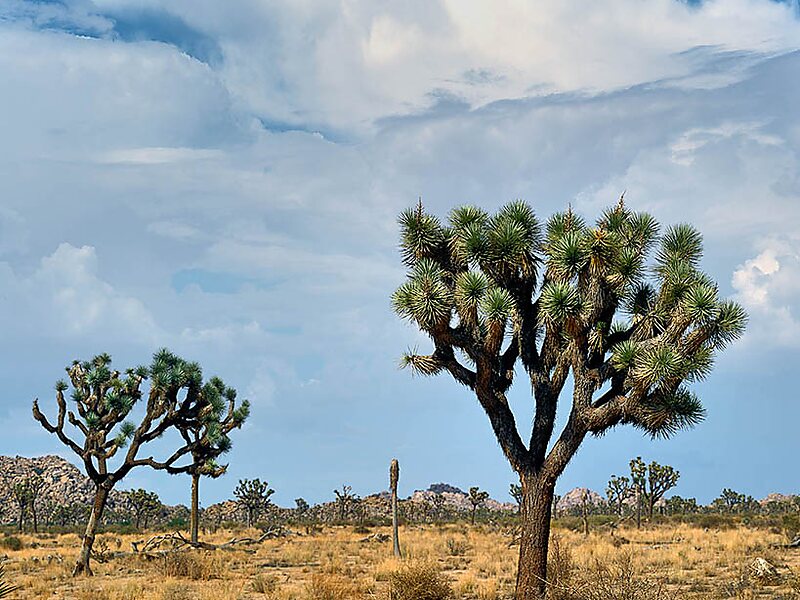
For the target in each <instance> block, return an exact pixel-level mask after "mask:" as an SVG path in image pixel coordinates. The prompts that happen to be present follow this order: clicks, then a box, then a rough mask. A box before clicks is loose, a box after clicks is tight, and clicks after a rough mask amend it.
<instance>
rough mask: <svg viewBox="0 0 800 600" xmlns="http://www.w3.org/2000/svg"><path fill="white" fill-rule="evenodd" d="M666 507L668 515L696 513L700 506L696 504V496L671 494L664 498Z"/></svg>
mask: <svg viewBox="0 0 800 600" xmlns="http://www.w3.org/2000/svg"><path fill="white" fill-rule="evenodd" d="M666 509H667V514H668V515H687V514H693V513H696V512H697V511H698V510H699V509H700V507H699V506H698V505H697V498H682V497H681V496H671V497H669V498H667V500H666Z"/></svg>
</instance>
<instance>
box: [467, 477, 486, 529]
mask: <svg viewBox="0 0 800 600" xmlns="http://www.w3.org/2000/svg"><path fill="white" fill-rule="evenodd" d="M467 499H468V500H469V503H470V504H471V505H472V512H471V514H470V522H471V523H472V524H473V525H475V513H476V512H477V510H478V509H479V508H481V507H483V506H485V505H486V501H487V500H488V499H489V492H484V491H482V490H481V489H480V488H479V487H478V486H473V487H471V488H469V496H468V497H467Z"/></svg>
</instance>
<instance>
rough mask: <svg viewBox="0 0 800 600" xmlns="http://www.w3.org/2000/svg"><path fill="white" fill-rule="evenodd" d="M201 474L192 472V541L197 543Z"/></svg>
mask: <svg viewBox="0 0 800 600" xmlns="http://www.w3.org/2000/svg"><path fill="white" fill-rule="evenodd" d="M199 506H200V474H199V473H192V516H191V529H192V542H193V543H195V544H196V543H197V537H198V536H197V533H198V530H199V524H200V523H199V522H200V512H199Z"/></svg>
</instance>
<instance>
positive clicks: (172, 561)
mask: <svg viewBox="0 0 800 600" xmlns="http://www.w3.org/2000/svg"><path fill="white" fill-rule="evenodd" d="M222 571H223V569H222V564H221V562H220V559H219V558H218V557H217V556H216V555H212V554H209V553H207V552H170V553H167V554H164V559H163V561H162V562H161V572H162V574H163V575H164V576H165V577H185V578H186V579H193V580H201V581H208V580H210V579H220V578H222V576H223V572H222Z"/></svg>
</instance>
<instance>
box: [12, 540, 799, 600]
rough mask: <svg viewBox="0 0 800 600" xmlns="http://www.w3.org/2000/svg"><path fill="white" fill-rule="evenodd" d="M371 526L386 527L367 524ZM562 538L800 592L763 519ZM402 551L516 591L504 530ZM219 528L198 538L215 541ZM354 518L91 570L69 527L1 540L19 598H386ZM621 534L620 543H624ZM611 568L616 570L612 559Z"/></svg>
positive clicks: (713, 592) (742, 583) (672, 582)
mask: <svg viewBox="0 0 800 600" xmlns="http://www.w3.org/2000/svg"><path fill="white" fill-rule="evenodd" d="M374 531H382V532H384V533H386V532H388V531H387V530H381V529H375V530H374ZM554 534H555V535H557V536H558V538H559V544H560V546H561V547H562V548H566V549H568V551H569V554H571V556H572V561H573V563H574V568H575V571H576V572H577V574H578V575H581V574H583V575H582V576H584V577H586V576H588V575H590V574H592V573H596V569H595V567H596V566H597V565H612V566H613V565H617V564H621V562H624V561H628V562H629V563H630V564H631V565H632V566H633V568H634V571H635V572H636V573H637V574H638V575H637V576H638V577H641V578H644V579H645V580H647V581H651V582H656V581H660V582H662V583H663V584H664V585H665V586H666V588H667V589H668V590H670V592H678V593H679V594H680V596H679V597H681V598H687V599H695V598H712V599H714V598H743V599H755V598H773V599H777V598H784V599H787V600H788V599H790V598H792V599H800V583H798V581H799V579H798V578H800V550H789V549H779V548H775V547H774V545H776V544H780V543H783V542H785V538H783V537H782V536H781V535H780V534H777V533H770V532H769V531H766V530H761V529H750V528H739V529H730V530H720V531H717V530H707V529H706V530H704V529H700V528H697V527H692V526H689V525H662V526H658V527H654V528H651V529H642V530H638V531H637V530H635V529H626V530H622V531H620V532H619V533H617V534H616V536H611V535H610V534H609V533H607V532H605V533H592V534H591V535H590V536H589V537H588V538H586V537H584V536H583V535H581V534H578V533H575V532H571V531H567V530H560V529H556V530H555V532H554ZM401 535H402V543H403V547H404V550H405V553H406V561H411V562H412V563H413V564H419V565H427V566H431V565H433V566H434V567H435V568H436V569H438V570H439V571H440V572H441V573H442V574H443V576H444V577H445V578H446V580H447V581H448V582H449V584H450V585H451V587H452V590H453V592H454V598H464V599H467V598H470V599H479V600H499V599H503V598H510V597H511V594H512V590H513V584H514V577H515V569H516V553H517V548H516V547H514V546H509V541H510V539H511V538H510V537H509V536H508V535H507V534H504V533H503V532H501V531H492V530H490V529H488V528H486V527H481V526H478V527H474V528H473V527H469V526H466V525H447V526H441V527H434V526H427V527H407V528H404V529H403V530H402V533H401ZM142 537H144V536H141V535H138V536H137V535H114V534H104V535H102V536H101V537H100V539H101V540H102V542H101V544H102V545H103V546H104V547H105V548H107V550H108V551H109V552H125V551H129V550H130V542H131V541H134V540H137V539H142ZM230 537H231V535H230V534H229V533H227V532H218V533H216V534H214V535H209V536H206V537H205V540H206V541H210V542H215V543H222V542H224V541H226V540H227V539H229V538H230ZM363 537H364V535H363V534H356V533H354V532H353V530H352V528H350V527H329V528H325V530H324V531H323V533H321V534H319V535H316V536H297V537H289V538H285V539H278V540H270V541H267V542H264V543H263V544H261V545H259V546H254V547H250V548H249V550H250V551H247V550H245V549H237V550H234V551H223V550H218V551H216V552H209V551H190V552H185V553H182V554H181V555H180V556H177V557H176V556H172V557H166V558H165V557H159V558H156V559H153V560H146V559H143V558H141V557H139V556H121V557H118V558H114V559H112V560H110V561H109V562H106V563H104V564H97V563H95V565H94V569H95V573H96V576H95V577H94V578H82V579H77V580H75V579H73V578H72V577H71V576H70V569H71V567H72V563H73V561H74V560H75V558H76V556H77V552H78V545H79V539H78V536H76V535H61V536H47V535H43V536H37V537H34V536H23V537H22V540H23V543H24V548H23V549H21V550H18V551H12V550H2V551H0V555H2V554H6V555H7V556H8V561H7V563H6V569H7V571H8V575H9V579H10V580H11V581H12V582H14V583H16V584H18V585H20V586H21V590H20V592H19V594H18V597H19V598H21V599H33V598H65V599H75V600H140V599H141V600H191V599H200V600H243V599H263V600H328V599H331V600H347V599H362V598H387V597H388V594H389V591H388V590H389V582H390V580H391V579H392V578H393V574H394V573H396V572H397V571H398V569H400V567H401V566H402V565H403V563H401V562H399V561H397V560H395V559H394V558H392V557H391V545H390V544H389V543H376V542H360V541H359V540H360V539H361V538H363ZM620 540H622V543H620ZM756 557H763V558H766V559H767V560H769V561H770V562H772V563H773V564H775V565H776V566H777V567H778V570H779V572H780V573H781V576H782V581H781V583H780V584H778V585H769V586H766V585H760V584H758V583H757V582H754V581H752V580H751V578H749V577H747V567H748V565H749V564H750V563H751V562H752V560H753V559H754V558H756ZM611 571H612V572H613V568H612V569H611Z"/></svg>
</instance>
